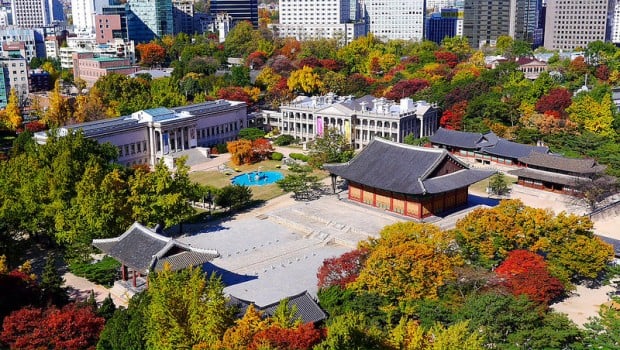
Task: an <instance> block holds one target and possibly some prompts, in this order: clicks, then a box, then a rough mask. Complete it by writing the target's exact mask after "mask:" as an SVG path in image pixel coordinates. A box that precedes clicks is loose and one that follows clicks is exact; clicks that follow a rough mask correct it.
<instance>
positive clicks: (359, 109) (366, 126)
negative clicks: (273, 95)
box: [270, 93, 440, 149]
mask: <svg viewBox="0 0 620 350" xmlns="http://www.w3.org/2000/svg"><path fill="white" fill-rule="evenodd" d="M280 112H281V113H280V114H279V118H278V120H277V121H276V122H275V123H270V125H271V126H272V127H277V128H278V129H279V131H280V132H281V133H282V134H284V135H291V136H294V137H296V138H298V139H299V140H300V141H302V142H307V141H310V140H313V139H315V138H316V137H317V136H319V137H320V136H322V135H323V134H324V133H325V132H326V131H327V130H328V129H332V128H335V129H337V130H338V131H339V132H340V133H341V134H342V135H345V137H346V139H347V140H348V141H349V142H350V143H351V146H352V147H353V148H354V149H361V148H363V147H365V146H366V145H368V144H369V143H370V141H371V140H372V139H373V138H374V137H375V136H378V137H381V138H384V139H387V140H391V141H395V142H403V140H404V139H405V137H406V136H407V135H409V134H413V135H414V136H415V137H416V138H420V137H425V136H430V135H432V134H433V133H434V132H435V130H437V128H438V127H439V118H440V113H439V110H438V109H437V108H436V107H435V106H434V105H431V104H430V103H428V102H425V101H417V102H414V101H413V100H412V99H410V98H402V99H401V100H400V102H399V103H396V102H394V101H390V100H386V99H385V98H376V97H373V96H370V95H367V96H364V97H361V98H358V99H355V98H353V97H351V96H346V97H339V96H336V95H334V94H333V93H329V94H327V95H325V96H312V97H308V96H299V97H297V98H296V99H295V100H293V101H292V102H291V103H289V104H284V105H282V106H280ZM274 124H275V125H274Z"/></svg>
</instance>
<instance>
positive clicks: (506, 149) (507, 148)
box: [481, 139, 549, 158]
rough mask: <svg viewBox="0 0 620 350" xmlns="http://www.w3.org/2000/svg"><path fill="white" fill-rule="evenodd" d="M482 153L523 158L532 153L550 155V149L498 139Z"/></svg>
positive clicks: (483, 149) (484, 148)
mask: <svg viewBox="0 0 620 350" xmlns="http://www.w3.org/2000/svg"><path fill="white" fill-rule="evenodd" d="M481 151H482V152H484V153H486V154H490V155H494V156H499V157H505V158H521V157H525V156H528V155H529V154H531V153H548V152H549V148H547V147H542V146H531V145H524V144H522V143H516V142H512V141H508V140H504V139H498V141H497V143H496V144H495V145H493V146H488V147H483V148H482V149H481Z"/></svg>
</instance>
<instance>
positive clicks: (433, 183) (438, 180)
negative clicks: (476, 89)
mask: <svg viewBox="0 0 620 350" xmlns="http://www.w3.org/2000/svg"><path fill="white" fill-rule="evenodd" d="M493 174H495V171H493V170H478V169H463V170H460V171H457V172H454V173H451V174H448V175H443V176H437V177H433V178H430V179H427V180H424V182H423V184H424V188H426V191H427V192H428V193H431V194H433V193H442V192H446V191H451V190H456V189H459V188H463V187H467V186H469V185H471V184H473V183H476V182H478V181H482V180H484V179H486V178H488V177H490V176H493Z"/></svg>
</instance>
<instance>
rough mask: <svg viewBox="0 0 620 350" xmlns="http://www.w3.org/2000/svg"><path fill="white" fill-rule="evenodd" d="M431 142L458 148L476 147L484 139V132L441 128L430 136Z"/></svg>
mask: <svg viewBox="0 0 620 350" xmlns="http://www.w3.org/2000/svg"><path fill="white" fill-rule="evenodd" d="M429 139H430V141H431V143H435V144H438V145H446V146H453V147H458V148H466V149H475V148H478V143H479V142H481V141H483V138H482V134H480V133H474V132H463V131H456V130H448V129H444V128H439V129H437V131H435V133H434V134H433V135H431V136H430V137H429Z"/></svg>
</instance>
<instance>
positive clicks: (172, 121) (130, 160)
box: [35, 100, 248, 168]
mask: <svg viewBox="0 0 620 350" xmlns="http://www.w3.org/2000/svg"><path fill="white" fill-rule="evenodd" d="M246 127H248V113H247V106H246V104H245V103H243V102H236V101H226V100H216V101H210V102H203V103H198V104H194V105H189V106H183V107H175V108H165V107H159V108H153V109H147V110H142V111H138V112H135V113H132V114H131V115H128V116H123V117H118V118H112V119H104V120H97V121H93V122H86V123H81V124H73V125H67V126H64V127H62V128H59V130H58V132H59V135H66V134H68V133H69V132H74V131H77V130H81V131H82V132H83V133H84V135H85V136H86V137H87V138H91V139H94V140H97V141H98V142H99V143H105V142H109V143H111V144H112V145H114V146H116V147H117V148H118V162H119V163H121V164H124V165H127V166H132V165H141V164H146V165H148V166H150V167H154V166H155V164H157V163H158V162H159V161H160V160H161V159H163V160H164V162H165V163H166V164H167V165H168V166H169V167H170V168H172V167H174V159H175V158H177V157H178V156H179V155H180V154H181V153H180V152H183V151H185V150H190V149H194V148H202V147H205V148H207V147H212V146H215V145H217V144H219V143H224V142H226V141H232V140H234V139H236V137H237V135H238V133H239V130H241V129H243V128H246ZM47 137H48V134H47V133H46V132H38V133H36V134H35V139H36V140H37V142H38V143H45V142H46V140H47ZM204 152H205V154H206V152H208V149H204Z"/></svg>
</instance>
